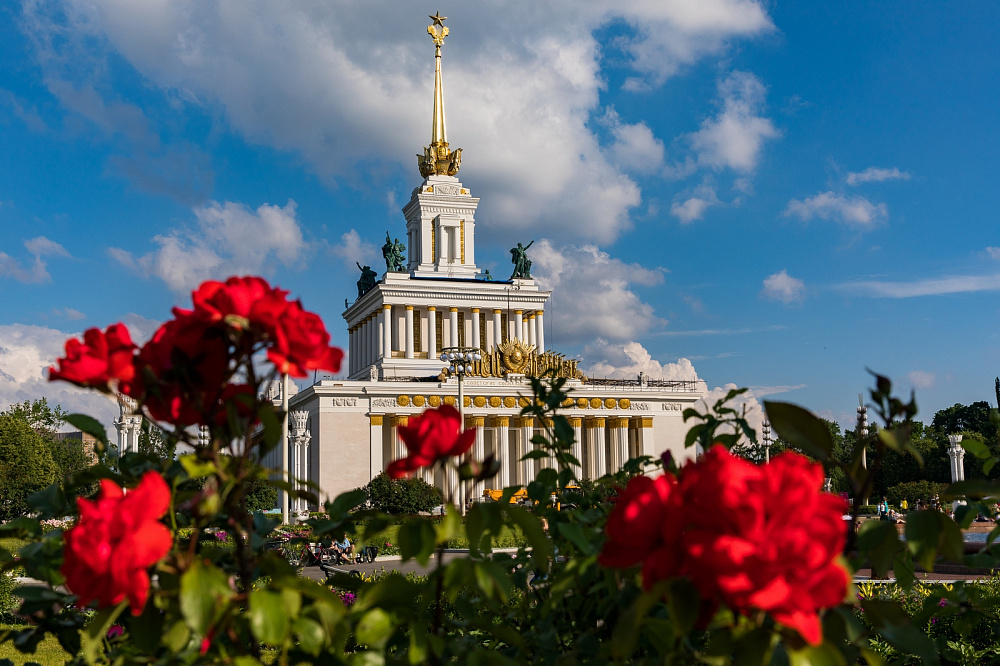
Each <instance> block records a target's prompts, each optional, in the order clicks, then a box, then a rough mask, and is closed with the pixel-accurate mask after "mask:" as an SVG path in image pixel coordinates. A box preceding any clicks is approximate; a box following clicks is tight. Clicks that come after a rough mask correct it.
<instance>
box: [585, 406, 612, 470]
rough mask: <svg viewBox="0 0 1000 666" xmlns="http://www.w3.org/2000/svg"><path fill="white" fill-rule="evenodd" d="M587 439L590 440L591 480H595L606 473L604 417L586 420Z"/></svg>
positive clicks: (593, 417)
mask: <svg viewBox="0 0 1000 666" xmlns="http://www.w3.org/2000/svg"><path fill="white" fill-rule="evenodd" d="M587 439H588V440H590V441H589V442H588V444H589V453H590V460H591V470H590V472H591V475H592V476H591V478H593V479H597V478H600V477H602V476H604V474H605V473H606V472H607V471H608V469H607V465H606V464H605V455H604V417H602V416H592V417H590V418H588V419H587Z"/></svg>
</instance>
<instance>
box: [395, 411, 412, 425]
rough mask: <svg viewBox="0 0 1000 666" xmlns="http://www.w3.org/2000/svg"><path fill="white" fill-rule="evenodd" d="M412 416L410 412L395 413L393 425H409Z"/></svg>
mask: <svg viewBox="0 0 1000 666" xmlns="http://www.w3.org/2000/svg"><path fill="white" fill-rule="evenodd" d="M409 423H410V416H409V414H394V415H393V417H392V426H393V427H396V426H405V425H409Z"/></svg>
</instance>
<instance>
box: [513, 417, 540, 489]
mask: <svg viewBox="0 0 1000 666" xmlns="http://www.w3.org/2000/svg"><path fill="white" fill-rule="evenodd" d="M514 425H516V426H518V427H519V428H520V429H521V438H520V439H521V451H520V452H519V453H520V455H519V456H518V457H519V458H522V457H524V456H525V455H527V454H528V452H529V451H534V449H535V445H534V444H532V443H531V438H532V437H533V436H534V434H535V419H534V418H532V417H530V416H523V417H521V418H519V419H517V420H516V421H515V423H514ZM521 474H522V477H521V478H522V483H524V485H528V484H529V483H531V482H532V481H534V480H535V461H534V460H522V461H521Z"/></svg>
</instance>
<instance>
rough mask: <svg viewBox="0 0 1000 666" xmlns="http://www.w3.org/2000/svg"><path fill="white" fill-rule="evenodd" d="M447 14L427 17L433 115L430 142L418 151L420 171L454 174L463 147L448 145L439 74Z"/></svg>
mask: <svg viewBox="0 0 1000 666" xmlns="http://www.w3.org/2000/svg"><path fill="white" fill-rule="evenodd" d="M447 18H448V17H447V16H441V12H436V13H435V14H434V15H433V16H431V17H430V19H431V20H432V21H434V23H433V24H432V25H429V26H427V34H429V35H430V36H431V39H433V40H434V117H433V118H432V121H431V145H430V146H424V154H423V155H417V163H418V164H419V166H420V175H421V176H423V177H424V178H426V177H427V176H432V175H444V174H447V175H449V176H454V175H455V174H456V173H458V169H459V167H460V166H461V164H462V149H461V148H459V149H458V150H455V151H451V150H449V149H448V132H447V130H446V129H445V122H444V83H443V81H442V77H441V45H442V44H444V38H445V37H447V36H448V28H447V27H446V26H445V24H444V21H445V20H446V19H447Z"/></svg>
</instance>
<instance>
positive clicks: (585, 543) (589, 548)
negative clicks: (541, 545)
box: [556, 523, 598, 555]
mask: <svg viewBox="0 0 1000 666" xmlns="http://www.w3.org/2000/svg"><path fill="white" fill-rule="evenodd" d="M556 529H557V530H558V532H559V535H560V536H562V537H564V538H566V539H567V540H568V541H569V542H570V543H572V544H573V545H574V546H576V547H577V549H578V550H579V551H580V552H581V553H583V554H584V555H594V554H596V553H597V550H598V549H597V543H596V542H595V541H591V540H589V539H587V537H586V535H585V534H584V533H583V528H582V527H580V525H579V524H577V523H558V524H557V526H556Z"/></svg>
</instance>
